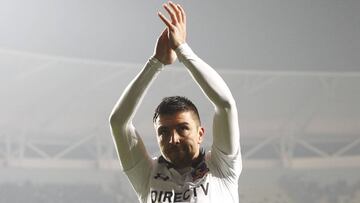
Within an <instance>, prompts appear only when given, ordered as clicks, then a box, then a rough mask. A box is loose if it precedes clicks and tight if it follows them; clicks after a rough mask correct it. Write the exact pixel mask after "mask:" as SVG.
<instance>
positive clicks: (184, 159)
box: [162, 144, 195, 168]
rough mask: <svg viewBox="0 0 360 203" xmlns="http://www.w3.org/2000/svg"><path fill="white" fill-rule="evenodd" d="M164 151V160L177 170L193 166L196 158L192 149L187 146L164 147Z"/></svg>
mask: <svg viewBox="0 0 360 203" xmlns="http://www.w3.org/2000/svg"><path fill="white" fill-rule="evenodd" d="M162 151H163V156H164V158H165V159H166V160H167V161H169V162H170V163H172V164H174V166H175V167H176V168H185V167H188V166H191V162H192V160H193V158H194V156H195V153H194V152H193V151H192V150H191V147H190V146H189V145H186V144H180V145H171V146H168V147H164V148H163V150H162Z"/></svg>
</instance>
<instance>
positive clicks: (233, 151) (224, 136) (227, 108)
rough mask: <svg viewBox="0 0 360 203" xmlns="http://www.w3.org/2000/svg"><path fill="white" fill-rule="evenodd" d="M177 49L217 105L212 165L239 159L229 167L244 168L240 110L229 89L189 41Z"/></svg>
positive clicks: (191, 72) (181, 58)
mask: <svg viewBox="0 0 360 203" xmlns="http://www.w3.org/2000/svg"><path fill="white" fill-rule="evenodd" d="M175 51H176V54H177V56H178V58H179V60H180V62H182V63H183V64H184V65H185V66H186V67H187V69H188V71H189V72H190V74H191V75H192V77H193V78H194V79H195V81H196V82H197V84H198V85H199V86H200V88H201V90H202V91H203V92H204V94H205V95H206V96H207V97H208V99H209V100H210V101H211V102H212V104H213V105H214V109H215V115H214V118H213V144H212V151H214V152H216V155H215V156H211V157H212V158H211V159H212V162H213V164H215V165H218V167H217V168H219V169H221V168H223V167H221V166H220V165H221V164H223V163H224V161H226V160H237V161H236V163H237V164H238V165H237V166H234V165H232V164H230V165H229V166H231V167H232V168H234V167H235V168H236V167H240V170H241V153H240V131H239V124H238V112H237V107H236V103H235V99H234V98H233V96H232V94H231V92H230V89H229V88H228V86H227V85H226V83H225V81H224V80H223V79H222V78H221V76H220V75H219V74H218V73H217V72H216V71H215V70H214V69H213V68H212V67H210V66H209V65H208V64H207V63H205V62H204V61H203V60H202V59H200V58H199V57H198V56H197V55H196V54H195V53H194V52H193V51H192V50H191V48H190V47H189V46H188V44H186V43H184V44H182V45H180V46H179V47H178V48H177V49H176V50H175ZM239 160H240V161H239ZM234 163H235V162H234ZM236 171H239V170H236ZM239 173H240V172H239Z"/></svg>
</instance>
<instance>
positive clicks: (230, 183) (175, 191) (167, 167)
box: [111, 44, 242, 203]
mask: <svg viewBox="0 0 360 203" xmlns="http://www.w3.org/2000/svg"><path fill="white" fill-rule="evenodd" d="M175 52H176V54H177V56H178V58H179V60H180V61H181V62H182V63H183V64H184V65H185V66H186V68H187V69H188V70H189V72H190V74H191V75H192V76H193V78H194V79H195V81H196V82H197V83H198V84H199V86H200V88H201V89H202V90H203V92H204V93H205V95H206V96H207V97H208V98H209V99H210V101H211V102H212V103H213V104H214V107H215V116H214V123H213V144H212V147H211V151H209V152H207V153H204V152H202V153H201V156H202V159H201V160H200V162H199V163H196V164H195V165H193V166H192V167H189V168H188V169H187V171H181V173H180V172H179V171H177V170H175V169H174V168H173V167H171V164H170V163H168V162H167V161H166V160H165V159H164V158H162V157H159V158H154V159H151V158H150V157H149V155H148V154H147V152H146V150H145V146H144V144H143V142H142V139H141V137H140V135H139V134H138V133H137V132H136V130H135V127H134V126H133V124H132V122H131V121H132V118H133V116H134V114H135V112H136V109H137V108H138V106H139V104H140V103H141V99H142V98H143V96H144V93H145V92H146V89H147V88H148V87H149V85H150V83H151V82H152V81H153V79H154V78H155V77H156V75H157V74H158V73H159V72H160V71H161V70H162V69H163V65H162V64H161V63H160V62H159V61H158V60H156V59H155V58H151V59H150V60H149V62H148V63H147V64H146V65H145V67H144V68H143V70H142V71H141V72H140V73H139V74H138V75H137V77H135V79H134V80H133V81H132V82H131V83H130V84H129V85H128V87H127V88H126V90H125V91H124V93H123V94H122V96H121V97H120V99H119V101H118V103H117V105H116V106H115V108H114V110H113V115H115V116H113V117H115V118H117V119H115V120H113V122H111V129H112V133H113V135H114V136H113V138H114V141H115V145H116V148H117V151H118V154H119V158H120V161H121V164H122V167H123V170H124V172H125V173H126V175H127V176H128V178H129V180H130V182H131V184H132V186H133V188H134V190H135V192H136V194H137V196H138V197H139V201H140V202H143V203H155V202H197V203H219V202H224V203H225V202H226V203H238V202H239V197H238V179H239V176H240V172H241V169H242V162H241V153H240V140H239V138H240V134H239V127H238V117H237V109H236V105H235V102H234V99H233V97H232V95H231V92H230V90H229V89H228V87H227V86H226V84H225V82H224V81H223V80H222V78H221V77H220V76H219V75H218V74H217V73H216V72H215V70H214V69H212V68H211V67H210V66H209V65H207V64H206V63H205V62H204V61H202V60H201V59H200V58H199V57H197V56H196V55H195V54H194V53H193V51H192V50H191V49H190V47H189V46H188V45H187V44H182V45H180V46H179V47H178V48H177V49H176V50H175ZM116 116H118V117H116Z"/></svg>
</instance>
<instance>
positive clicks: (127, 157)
mask: <svg viewBox="0 0 360 203" xmlns="http://www.w3.org/2000/svg"><path fill="white" fill-rule="evenodd" d="M167 34H168V31H167V30H166V29H165V30H164V31H163V32H162V34H161V36H160V37H159V39H158V41H157V45H156V48H155V53H154V56H153V57H151V58H150V59H149V61H148V62H147V63H146V65H145V66H144V67H143V69H142V70H141V71H140V73H139V74H138V75H137V76H136V77H135V78H134V79H133V80H132V81H131V82H130V84H129V85H128V86H127V87H126V89H125V91H124V92H123V93H122V95H121V97H120V98H119V100H118V101H117V103H116V105H115V107H114V108H113V110H112V113H111V115H110V119H109V120H110V126H111V131H112V134H113V138H114V143H115V146H116V149H117V152H118V155H119V158H120V161H121V163H122V167H123V170H125V171H126V170H128V169H131V168H133V167H134V166H135V165H136V164H137V163H138V162H139V161H141V160H142V159H149V157H148V154H147V153H146V150H145V147H144V144H143V142H142V140H141V138H140V136H139V135H138V133H137V132H136V130H135V127H134V125H133V124H132V119H133V117H134V115H135V113H136V110H137V108H138V107H139V105H140V103H141V100H142V98H143V96H144V95H145V92H146V90H147V88H148V87H149V86H150V84H151V82H152V81H153V80H154V79H155V78H156V76H157V75H158V73H159V72H160V70H161V69H162V68H163V64H170V63H173V62H174V61H175V60H176V55H175V53H174V52H173V51H172V50H171V49H170V47H169V45H168V39H167Z"/></svg>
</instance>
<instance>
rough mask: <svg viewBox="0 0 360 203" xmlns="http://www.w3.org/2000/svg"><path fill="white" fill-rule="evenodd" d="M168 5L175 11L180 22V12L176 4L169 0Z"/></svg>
mask: <svg viewBox="0 0 360 203" xmlns="http://www.w3.org/2000/svg"><path fill="white" fill-rule="evenodd" d="M169 5H170V6H171V8H172V9H173V11H174V12H175V15H176V19H177V21H178V22H181V21H182V20H181V12H180V10H179V8H178V7H177V5H175V4H174V3H173V2H171V1H169Z"/></svg>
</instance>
